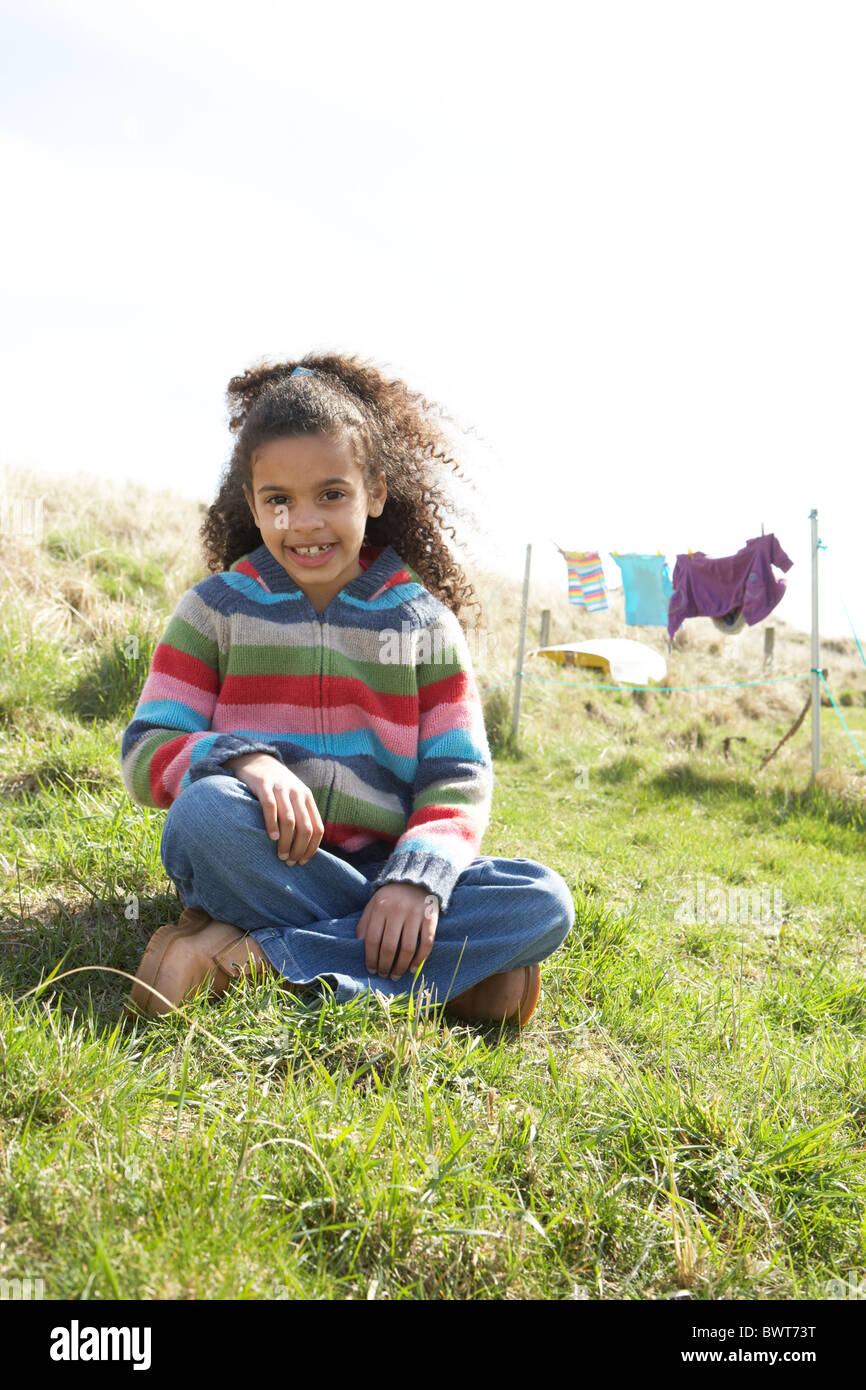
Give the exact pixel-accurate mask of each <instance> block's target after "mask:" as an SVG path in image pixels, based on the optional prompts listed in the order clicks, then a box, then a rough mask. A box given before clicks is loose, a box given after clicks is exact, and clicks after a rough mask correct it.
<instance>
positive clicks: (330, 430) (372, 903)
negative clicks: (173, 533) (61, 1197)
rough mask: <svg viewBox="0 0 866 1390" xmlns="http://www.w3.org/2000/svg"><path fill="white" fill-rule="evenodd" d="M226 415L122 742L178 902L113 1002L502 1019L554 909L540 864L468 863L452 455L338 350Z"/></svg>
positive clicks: (517, 1012) (464, 657)
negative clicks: (309, 1004) (221, 464)
mask: <svg viewBox="0 0 866 1390" xmlns="http://www.w3.org/2000/svg"><path fill="white" fill-rule="evenodd" d="M228 399H229V404H230V407H231V413H230V420H229V425H230V429H231V430H232V432H233V433H235V434H236V435H237V440H236V443H235V447H234V451H233V453H232V456H231V459H230V461H229V464H228V466H227V468H226V471H225V473H224V476H223V479H222V482H221V486H220V491H219V494H218V496H217V499H216V501H215V502H214V504H213V505H212V507H211V508H210V510H209V511H208V513H207V516H206V518H205V520H204V522H203V525H202V528H201V537H202V540H203V543H204V550H205V555H206V560H207V568H208V570H209V576H208V577H207V578H205V579H203V580H201V581H200V582H199V583H198V584H195V585H194V586H193V588H192V589H189V590H188V591H187V592H186V593H185V594H184V596H183V597H182V598H181V600H180V602H179V604H178V606H177V609H176V610H175V613H174V615H173V617H172V619H171V621H170V623H169V625H168V628H167V630H166V632H165V635H164V637H163V639H162V641H161V642H160V643H159V644H158V645H157V647H156V650H155V652H154V655H153V661H152V663H151V667H150V671H149V674H148V677H147V680H146V682H145V685H144V688H143V690H142V693H141V697H140V699H139V702H138V704H137V706H136V709H135V713H134V715H133V718H132V722H131V723H130V724H129V726H128V728H127V729H126V730H125V732H124V735H123V741H122V746H121V761H122V770H123V780H124V785H125V786H126V789H127V791H128V792H129V795H130V796H131V797H132V798H133V799H134V800H135V801H137V802H138V803H140V804H141V805H143V806H153V807H165V808H167V809H168V815H167V816H166V819H165V824H164V827H163V833H162V839H161V844H160V855H161V859H162V863H163V865H164V867H165V870H166V872H167V874H168V875H169V877H170V878H171V880H172V882H173V883H174V885H175V887H176V888H177V890H178V893H179V895H180V896H181V900H182V902H183V904H184V911H183V913H182V915H181V917H180V920H179V921H178V922H176V923H173V924H167V925H166V926H163V927H160V928H159V930H158V931H157V932H156V933H155V934H154V936H153V937H152V938H151V941H150V943H149V944H148V947H147V949H146V951H145V953H144V958H143V960H142V963H141V966H140V968H139V971H138V975H137V977H136V984H135V986H134V988H133V991H132V1003H133V1004H134V1005H136V1006H139V1007H140V1008H141V1009H143V1010H144V1011H145V1012H146V1013H149V1014H158V1013H162V1012H166V1011H168V1010H171V1009H173V1008H174V1007H176V1005H177V1004H179V1003H180V1001H181V1000H182V999H184V998H185V997H186V996H187V995H188V994H190V993H191V992H194V991H195V990H196V989H197V988H198V987H199V986H201V985H202V984H204V983H207V984H208V985H209V987H210V990H211V992H212V993H214V994H217V995H219V994H222V993H224V991H225V989H226V988H227V987H228V984H229V982H230V980H231V979H232V978H239V977H240V976H242V975H250V974H252V973H253V971H254V970H264V971H273V972H275V973H276V974H278V975H279V976H281V977H282V978H283V980H284V982H285V983H286V985H287V986H313V985H316V982H320V981H325V982H326V983H327V984H328V985H329V986H330V988H331V989H332V990H333V991H334V992H335V995H336V998H337V1000H346V999H349V998H351V997H352V996H353V995H355V994H357V993H360V992H362V991H365V990H370V989H376V990H380V991H382V992H383V993H384V994H386V995H397V994H408V993H409V992H410V991H414V992H416V993H417V994H418V995H419V996H422V997H423V1000H424V1003H425V1004H426V1005H428V1006H438V1005H441V1004H445V1005H446V1006H447V1009H448V1011H449V1012H450V1013H452V1014H453V1015H455V1016H456V1017H458V1018H461V1019H465V1020H468V1021H478V1022H483V1021H487V1020H491V1021H494V1022H502V1021H504V1020H510V1021H513V1022H516V1023H518V1024H521V1025H522V1024H524V1023H526V1022H527V1020H528V1019H529V1017H530V1015H531V1014H532V1012H533V1010H534V1008H535V1005H536V1002H537V999H538V992H539V981H540V972H539V967H538V962H539V961H541V960H543V959H544V958H545V957H546V956H548V955H549V954H550V953H551V952H552V951H554V950H555V949H556V947H557V946H559V945H560V944H561V943H562V941H563V940H564V938H565V937H566V935H567V934H568V931H569V929H570V927H571V925H572V923H573V921H574V906H573V903H572V899H571V895H570V893H569V890H568V888H567V886H566V884H565V882H564V881H563V879H562V878H561V877H560V876H559V875H558V874H556V873H554V872H552V871H551V870H550V869H547V868H545V867H543V866H542V865H541V864H537V863H534V862H533V861H531V860H528V859H497V858H484V857H477V856H478V852H479V850H480V847H481V838H482V835H483V832H484V829H485V826H486V824H487V821H488V818H489V814H490V802H491V793H492V765H491V759H490V752H489V748H488V743H487V738H486V734H485V728H484V719H483V713H482V707H481V701H480V697H479V693H478V687H477V684H476V681H475V677H474V674H473V671H472V666H471V661H470V657H469V650H468V644H467V642H466V638H465V636H464V633H463V630H462V628H461V626H460V623H459V621H458V614H459V613H460V610H461V608H462V606H463V605H464V604H465V603H466V602H467V601H469V600H472V598H473V594H472V589H471V587H470V586H469V584H468V583H467V581H466V578H465V576H464V574H463V571H462V570H461V569H460V567H459V566H458V565H457V564H456V563H455V560H454V558H453V556H452V554H451V552H450V551H449V549H448V548H447V546H446V544H445V541H444V539H443V532H444V530H445V529H446V527H445V526H444V524H443V519H442V516H443V509H444V508H445V507H446V506H447V502H448V499H447V497H446V494H445V492H444V490H443V487H442V484H441V481H440V479H439V477H438V476H437V469H438V468H440V467H441V466H442V465H443V464H444V465H450V467H451V468H452V469H454V470H455V471H456V472H458V473H459V468H458V465H457V463H456V462H455V461H454V459H453V458H452V457H451V456H450V454H449V445H448V441H447V439H446V437H445V435H444V434H443V433H442V431H441V430H440V429H439V427H438V426H437V425H436V423H435V422H434V420H433V417H432V412H431V408H430V406H429V405H428V403H427V401H426V400H425V399H424V398H423V396H420V395H418V394H417V393H413V392H410V391H409V389H408V388H407V387H406V385H405V384H404V383H403V382H401V381H392V380H388V379H386V378H385V377H384V376H383V375H382V374H381V373H380V372H379V371H377V370H376V369H375V368H373V367H371V366H368V365H365V364H364V363H362V362H361V361H359V360H358V359H357V358H354V357H341V356H336V355H328V356H319V357H314V356H309V355H308V356H307V357H305V358H304V359H303V364H295V363H293V362H285V363H279V364H277V365H269V364H265V365H261V366H257V367H254V368H251V369H250V370H248V371H246V372H244V373H243V375H242V376H239V377H234V378H233V379H232V381H231V382H230V383H229V387H228ZM448 529H450V531H451V534H452V535H453V534H454V531H453V527H451V528H448ZM476 607H477V604H476ZM317 987H319V986H317Z"/></svg>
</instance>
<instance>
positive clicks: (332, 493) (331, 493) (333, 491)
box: [266, 487, 346, 506]
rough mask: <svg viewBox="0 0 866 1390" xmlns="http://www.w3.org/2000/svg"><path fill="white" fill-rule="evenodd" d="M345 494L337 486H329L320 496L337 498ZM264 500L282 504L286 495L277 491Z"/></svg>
mask: <svg viewBox="0 0 866 1390" xmlns="http://www.w3.org/2000/svg"><path fill="white" fill-rule="evenodd" d="M345 495H346V494H345V493H344V492H341V491H340V489H339V488H336V487H329V488H328V490H327V492H323V493H322V496H323V497H337V498H339V497H345ZM266 500H267V501H268V502H278V503H279V504H280V506H282V505H283V504H284V503H285V502H286V497H285V495H284V494H283V493H282V492H277V493H274V495H273V497H268V498H267V499H266Z"/></svg>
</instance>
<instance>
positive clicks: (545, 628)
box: [538, 608, 550, 647]
mask: <svg viewBox="0 0 866 1390" xmlns="http://www.w3.org/2000/svg"><path fill="white" fill-rule="evenodd" d="M549 641H550V609H549V608H543V609H542V610H541V636H540V638H539V639H538V645H539V647H546V646H547V644H548V642H549Z"/></svg>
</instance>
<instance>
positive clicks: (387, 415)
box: [199, 353, 482, 621]
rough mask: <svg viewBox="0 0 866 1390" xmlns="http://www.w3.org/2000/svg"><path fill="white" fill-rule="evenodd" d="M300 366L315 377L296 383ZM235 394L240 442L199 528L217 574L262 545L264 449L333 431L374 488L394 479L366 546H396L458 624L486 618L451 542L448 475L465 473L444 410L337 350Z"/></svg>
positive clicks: (261, 370)
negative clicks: (252, 499) (255, 495)
mask: <svg viewBox="0 0 866 1390" xmlns="http://www.w3.org/2000/svg"><path fill="white" fill-rule="evenodd" d="M296 367H305V368H307V370H308V371H309V372H311V373H312V375H309V376H307V375H304V374H301V373H299V374H298V375H297V376H295V377H292V372H293V371H294V370H295V368H296ZM226 395H227V399H228V404H229V429H230V430H231V431H232V433H233V434H236V435H237V441H236V443H235V446H234V449H233V451H232V455H231V458H230V459H229V462H228V464H227V465H226V467H225V469H224V471H223V475H222V478H221V480H220V488H219V492H218V494H217V497H216V500H215V502H213V504H212V505H211V506H210V507H209V508H208V511H207V513H206V515H205V518H204V520H203V522H202V525H201V528H200V531H199V536H200V539H201V542H202V547H203V551H204V557H205V563H206V565H207V568H208V571H209V572H210V573H216V572H218V571H220V570H226V569H228V568H229V567H230V566H231V565H232V564H233V563H234V562H235V560H237V559H239V558H240V557H241V555H246V554H248V553H249V552H250V551H251V550H254V549H256V547H257V546H259V545H260V544H261V535H260V532H259V530H258V527H257V526H256V524H255V522H254V520H253V517H252V514H251V512H250V509H249V506H248V505H247V500H246V498H245V496H244V493H243V490H242V487H243V484H244V483H246V484H247V485H248V486H249V487H250V488H251V487H252V458H253V454H254V453H255V450H256V449H257V448H258V447H259V446H260V445H261V444H263V443H265V442H266V441H268V440H271V439H281V438H286V437H295V436H298V435H306V434H320V433H321V434H327V435H330V436H332V437H334V438H348V439H349V440H350V441H351V443H352V447H353V450H354V454H355V460H356V462H357V464H358V466H359V467H360V469H361V473H362V475H363V477H364V482H365V485H366V487H367V488H368V489H370V488H371V487H372V485H373V482H374V480H375V478H376V477H377V475H378V474H379V473H380V472H384V474H385V482H386V487H387V498H386V501H385V506H384V510H383V511H382V513H381V515H380V516H376V517H372V516H371V517H368V518H367V529H366V535H365V540H366V542H367V543H368V544H370V545H373V546H386V545H391V546H393V547H394V549H395V550H396V551H397V553H398V554H399V555H400V557H401V559H403V560H404V561H405V562H406V563H407V564H408V565H410V566H411V568H412V569H414V570H415V572H416V573H417V574H418V576H419V578H420V579H421V581H422V582H423V584H424V585H425V586H426V587H427V588H428V589H429V590H430V592H431V593H432V594H434V595H435V596H436V597H437V598H438V599H440V600H441V601H442V602H443V603H444V604H446V605H447V607H448V608H450V609H451V611H452V612H453V613H454V615H455V617H457V618H458V619H459V618H460V614H461V610H462V609H463V608H464V607H467V606H468V607H473V608H474V609H475V610H476V614H477V619H478V621H480V620H481V617H482V612H481V606H480V604H479V603H478V600H477V598H476V596H475V593H474V590H473V588H472V585H471V583H470V582H469V580H468V579H467V577H466V575H465V573H464V571H463V569H462V568H461V566H460V565H459V564H458V563H457V561H456V560H455V558H454V556H453V555H452V553H451V551H450V550H449V549H448V546H447V545H446V543H445V540H444V533H445V532H450V534H451V536H452V538H453V537H454V536H455V534H456V533H455V529H454V527H453V526H451V525H449V524H447V523H446V520H445V513H446V512H450V513H451V514H452V515H453V514H455V507H454V503H453V500H452V498H451V497H450V496H449V494H448V492H447V490H446V487H445V485H444V480H443V478H442V476H441V474H442V471H443V470H444V469H448V468H450V469H451V470H452V472H453V473H454V474H456V476H457V477H458V478H461V479H463V478H464V474H463V472H462V469H461V467H460V464H459V463H458V461H457V460H456V459H455V458H454V457H453V456H452V454H451V445H450V443H449V441H448V439H447V436H446V435H445V433H444V431H443V430H442V429H441V428H440V426H439V425H438V423H437V422H436V420H435V419H434V411H438V410H439V408H438V407H437V406H435V405H433V404H431V403H430V402H429V401H428V400H427V399H426V398H425V397H424V396H423V395H421V394H420V393H418V392H415V391H410V390H409V388H408V387H407V386H406V384H405V382H403V381H398V380H389V379H388V378H386V377H385V376H384V375H383V374H382V373H381V372H380V371H379V369H378V368H377V367H375V366H373V365H371V364H370V363H367V362H363V361H361V360H360V359H359V358H357V357H346V356H340V355H338V354H336V353H328V354H325V355H323V356H314V355H312V354H307V356H306V357H303V358H301V359H300V360H299V361H297V362H278V363H272V362H268V361H266V360H265V361H262V362H260V363H258V364H256V365H254V366H252V367H249V368H247V370H246V371H245V372H243V373H242V375H240V376H235V377H232V379H231V381H230V382H229V384H228V389H227V392H226ZM440 413H441V412H440ZM456 510H457V511H458V512H459V510H460V509H456Z"/></svg>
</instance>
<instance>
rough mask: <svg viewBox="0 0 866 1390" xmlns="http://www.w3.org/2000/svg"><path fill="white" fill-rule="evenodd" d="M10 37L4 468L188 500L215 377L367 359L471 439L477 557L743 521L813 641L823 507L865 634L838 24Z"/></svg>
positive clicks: (0, 122)
mask: <svg viewBox="0 0 866 1390" xmlns="http://www.w3.org/2000/svg"><path fill="white" fill-rule="evenodd" d="M0 14H2V27H3V44H2V56H0V64H2V74H0V187H2V189H3V192H4V194H5V198H4V203H5V211H4V215H3V217H2V219H0V268H2V271H0V285H2V290H0V294H2V303H0V315H2V324H3V331H2V335H0V354H2V357H0V381H2V415H0V461H8V462H15V463H32V464H34V465H36V466H43V467H45V468H46V469H47V470H50V471H60V472H64V473H65V472H69V473H72V472H75V471H76V470H78V469H86V470H88V471H90V472H93V473H97V474H100V475H106V476H111V477H113V478H116V479H124V478H132V477H135V478H140V479H142V480H144V481H146V482H148V483H150V484H151V485H153V486H155V487H173V488H175V489H176V490H178V491H181V492H184V493H186V494H188V495H190V496H193V497H200V498H203V499H205V500H208V501H209V500H211V499H212V496H213V493H214V489H215V486H216V482H217V479H218V476H219V472H220V470H221V468H222V465H223V463H224V462H225V460H226V458H227V457H228V453H229V452H230V447H231V443H230V436H229V434H228V431H227V429H226V425H225V400H224V390H225V386H226V383H227V381H228V379H229V377H230V376H232V375H234V374H235V373H236V372H238V371H241V370H242V369H243V368H244V367H245V366H248V365H249V364H250V363H252V362H253V361H255V360H257V359H258V358H260V357H262V356H264V355H269V356H270V355H279V356H289V355H292V356H294V355H300V354H302V353H303V352H305V351H308V350H310V349H312V348H320V349H323V348H324V349H327V348H336V349H338V350H346V351H351V352H357V353H360V354H361V355H362V356H366V357H371V358H373V359H374V360H376V361H378V362H379V363H381V364H382V365H383V366H385V367H386V368H387V369H389V370H391V371H394V372H395V373H397V374H399V375H401V376H403V377H405V379H406V380H407V381H408V382H409V383H410V384H411V385H412V386H413V387H416V388H418V389H421V390H423V391H424V392H425V393H426V394H427V395H428V396H429V397H432V398H434V399H437V400H439V401H441V402H442V403H443V404H444V405H445V406H446V407H447V408H449V409H450V410H451V412H452V413H453V414H454V415H455V416H456V417H457V419H458V420H459V421H460V423H461V424H462V425H463V426H465V427H470V426H472V427H474V429H475V430H476V431H477V435H478V436H479V437H480V441H483V442H479V441H478V440H475V442H470V444H469V445H468V446H467V452H466V459H467V463H468V465H469V467H470V469H471V471H472V473H473V475H474V476H475V477H476V478H477V479H478V484H479V488H480V493H479V504H480V505H479V510H480V511H481V514H482V516H483V519H484V521H485V523H486V525H487V528H488V536H487V538H486V540H485V541H479V542H478V543H476V545H475V552H476V553H477V555H478V557H479V558H482V559H485V560H488V561H491V562H493V563H495V564H497V565H498V566H500V567H502V568H504V569H507V570H508V571H509V572H512V573H522V570H523V562H524V553H525V545H526V543H527V542H532V545H533V574H534V575H535V576H536V577H538V578H544V579H545V580H552V581H554V582H561V583H562V584H563V585H564V584H565V565H564V562H563V561H562V560H561V558H560V557H559V555H558V554H557V552H556V550H555V549H554V547H553V545H552V544H551V541H553V540H555V541H556V542H558V543H559V544H560V545H561V546H563V547H564V548H593V549H599V550H600V551H601V552H602V554H603V556H604V558H605V563H606V569H607V570H608V574H609V577H610V578H611V580H613V581H615V582H616V581H618V570H617V568H616V566H615V565H614V564H613V562H612V561H611V560H610V559H609V558H608V555H607V552H609V551H610V550H613V549H617V550H619V551H620V552H623V551H627V550H638V551H650V552H654V551H655V550H656V549H661V550H662V551H663V553H665V554H667V555H668V557H669V560H670V564H671V569H672V568H673V561H674V557H675V555H676V553H677V552H678V551H680V550H685V549H686V548H687V547H688V546H691V547H692V549H694V550H698V549H702V550H705V551H707V552H708V553H710V554H718V555H723V554H730V553H731V552H732V551H734V550H737V549H738V548H739V547H740V546H741V545H742V544H743V543H744V542H745V541H746V540H747V539H748V538H749V537H751V536H755V535H758V534H759V533H760V529H761V523H762V522H763V524H764V526H765V528H766V530H767V531H775V533H776V534H777V536H778V537H779V539H780V541H781V542H782V545H783V546H784V548H785V549H786V550H787V551H788V553H789V554H790V555H791V557H792V559H793V560H794V562H795V564H794V568H793V569H792V570H791V572H790V575H789V577H788V583H789V590H788V593H787V595H786V597H785V599H784V600H783V602H782V604H781V605H780V607H779V609H778V610H777V612H778V615H779V616H780V617H783V618H786V619H788V620H789V621H791V622H795V623H798V624H800V625H803V626H806V625H808V622H809V522H808V514H809V511H810V509H811V508H812V507H813V506H816V507H817V508H818V509H819V517H820V530H821V536H822V539H823V540H824V541H825V542H826V544H827V545H828V547H829V548H828V550H827V552H826V558H827V560H828V561H829V562H830V564H832V568H833V570H834V571H835V578H836V581H837V582H838V585H839V588H840V589H841V591H842V592H843V593H844V595H845V599H846V601H847V604H848V608H849V610H850V612H851V615H852V617H853V619H854V621H855V624H856V625H857V628H858V631H859V632H860V633H861V640H863V638H864V636H866V586H864V581H863V574H862V565H861V563H860V551H861V547H862V529H863V501H864V494H866V488H864V483H863V476H864V466H863V464H864V455H866V449H864V432H866V426H864V412H863V406H862V400H863V382H864V378H866V372H864V368H866V338H864V330H863V325H864V322H866V269H864V266H866V184H864V177H863V172H864V160H863V154H864V150H863V146H864V131H866V84H864V81H863V72H864V69H866V45H864V37H866V8H864V6H863V5H862V4H861V3H836V2H835V0H822V2H821V3H818V0H814V3H809V4H803V3H798V2H797V0H784V3H775V2H774V3H768V0H748V2H747V3H743V2H742V0H716V3H708V2H707V0H685V2H684V3H671V2H670V0H650V2H649V3H647V0H638V2H637V3H632V2H631V0H594V3H591V4H590V3H582V2H581V0H577V3H572V4H568V5H567V4H564V3H563V4H551V3H549V0H537V2H536V3H534V4H531V5H527V4H508V3H502V2H501V3H498V4H495V5H494V4H488V3H483V4H482V3H473V0H464V3H455V0H437V3H435V4H433V3H429V4H423V5H422V4H415V5H411V4H406V3H405V0H403V3H391V2H390V0H387V2H386V0H365V3H364V4H359V3H357V0H355V3H351V4H350V3H346V0H331V3H329V4H327V5H320V4H312V3H308V4H306V5H301V4H297V3H290V4H285V5H277V4H272V3H265V0H248V2H247V3H245V4H244V5H243V6H242V5H239V4H237V3H233V4H231V5H229V4H226V3H224V2H223V0H216V3H208V4H207V5H199V4H195V3H190V0H174V2H173V3H170V4H169V3H165V0H146V3H144V2H143V0H124V3H123V4H122V5H118V4H116V3H109V0H105V2H104V3H103V0H29V3H28V4H27V6H23V5H20V4H16V5H12V4H8V3H7V4H5V5H3V6H2V7H0ZM469 438H470V441H472V440H473V439H475V437H474V436H470V437H469ZM823 554H824V553H823V552H822V556H823ZM825 574H826V582H823V583H822V599H823V601H822V629H823V631H824V632H825V633H826V635H828V636H829V635H834V634H844V633H846V632H848V630H849V629H848V626H847V622H846V619H845V615H844V612H843V610H842V608H841V605H840V603H839V601H838V599H837V598H836V590H835V588H834V585H833V583H832V582H831V579H832V576H831V570H830V568H829V567H828V568H827V569H826V570H825Z"/></svg>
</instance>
